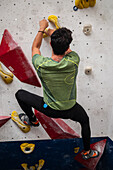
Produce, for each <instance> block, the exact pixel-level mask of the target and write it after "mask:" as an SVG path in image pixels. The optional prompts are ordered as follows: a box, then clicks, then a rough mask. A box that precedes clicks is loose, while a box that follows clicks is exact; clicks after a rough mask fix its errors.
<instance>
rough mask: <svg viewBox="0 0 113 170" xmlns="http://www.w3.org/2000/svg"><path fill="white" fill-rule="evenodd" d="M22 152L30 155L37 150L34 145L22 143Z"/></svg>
mask: <svg viewBox="0 0 113 170" xmlns="http://www.w3.org/2000/svg"><path fill="white" fill-rule="evenodd" d="M20 148H21V150H22V151H23V152H24V153H25V154H30V153H31V152H33V150H34V148H35V144H32V143H22V144H21V145H20Z"/></svg>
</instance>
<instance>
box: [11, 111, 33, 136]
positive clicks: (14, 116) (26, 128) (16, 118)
mask: <svg viewBox="0 0 113 170" xmlns="http://www.w3.org/2000/svg"><path fill="white" fill-rule="evenodd" d="M11 119H12V120H13V121H14V122H15V123H16V124H17V125H18V127H19V128H20V129H21V130H22V131H23V132H24V133H27V132H29V131H30V126H28V125H25V124H24V123H23V122H22V121H21V120H20V118H19V115H18V113H17V112H16V111H13V112H12V114H11Z"/></svg>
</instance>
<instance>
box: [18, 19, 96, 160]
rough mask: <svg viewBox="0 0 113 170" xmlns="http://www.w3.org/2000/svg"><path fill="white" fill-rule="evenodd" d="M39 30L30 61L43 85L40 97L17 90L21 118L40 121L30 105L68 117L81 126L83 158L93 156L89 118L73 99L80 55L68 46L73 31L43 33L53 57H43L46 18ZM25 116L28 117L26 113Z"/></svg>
mask: <svg viewBox="0 0 113 170" xmlns="http://www.w3.org/2000/svg"><path fill="white" fill-rule="evenodd" d="M39 25H40V29H39V31H38V33H37V35H36V37H35V39H34V41H33V45H32V57H33V58H32V62H33V65H34V67H35V69H36V71H37V73H38V76H39V78H40V80H41V83H42V86H43V96H44V97H41V96H38V95H36V94H32V93H30V92H28V91H25V90H22V89H21V90H19V91H18V92H17V93H16V98H17V101H18V103H19V105H20V107H21V108H22V110H23V111H24V112H25V114H21V116H20V117H21V120H22V121H24V123H26V124H28V119H27V118H28V117H29V122H30V123H31V124H32V125H34V126H38V125H39V121H38V120H37V118H36V116H35V115H34V113H33V110H32V108H35V109H36V110H38V111H40V112H42V113H43V114H45V115H46V116H49V117H51V118H62V119H71V120H73V121H77V122H79V123H80V125H81V134H82V138H83V144H84V152H83V154H82V156H83V158H84V159H89V158H95V157H97V156H98V155H99V153H98V151H96V150H91V149H90V125H89V117H88V115H87V113H86V112H85V110H84V109H83V108H82V107H81V106H80V105H79V104H78V103H77V102H76V77H77V73H78V65H79V61H80V59H79V56H78V54H77V53H75V52H74V51H71V49H70V47H69V46H70V43H71V42H72V35H71V34H72V32H71V31H70V30H69V29H67V28H60V29H58V30H56V31H55V30H51V29H49V30H48V31H47V32H46V34H48V35H49V36H50V38H51V43H50V44H51V47H52V56H51V58H48V57H43V56H42V55H41V52H40V47H41V43H42V38H43V33H44V32H45V29H46V28H47V27H48V22H47V20H45V19H43V20H41V21H40V22H39ZM26 115H27V116H26Z"/></svg>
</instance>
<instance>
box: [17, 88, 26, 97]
mask: <svg viewBox="0 0 113 170" xmlns="http://www.w3.org/2000/svg"><path fill="white" fill-rule="evenodd" d="M23 93H24V90H22V89H20V90H18V91H17V92H16V93H15V97H16V98H20V97H21V96H23Z"/></svg>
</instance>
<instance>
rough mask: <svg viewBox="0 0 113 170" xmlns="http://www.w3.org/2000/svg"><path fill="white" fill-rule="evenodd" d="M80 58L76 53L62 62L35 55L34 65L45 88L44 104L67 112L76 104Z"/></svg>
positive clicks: (71, 53) (72, 53) (64, 58)
mask: <svg viewBox="0 0 113 170" xmlns="http://www.w3.org/2000/svg"><path fill="white" fill-rule="evenodd" d="M79 61H80V59H79V56H78V54H77V53H75V52H74V51H72V52H70V53H69V54H67V55H65V56H64V57H63V58H62V60H61V61H60V62H56V61H54V60H52V58H48V57H43V56H40V55H38V54H35V55H34V56H33V59H32V63H33V65H34V67H35V69H36V71H37V73H38V76H39V78H40V80H41V83H42V86H43V96H44V102H45V103H46V104H47V105H48V106H50V107H51V108H52V109H54V110H67V109H70V108H72V107H73V106H74V105H75V103H76V76H77V73H78V64H79Z"/></svg>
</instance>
